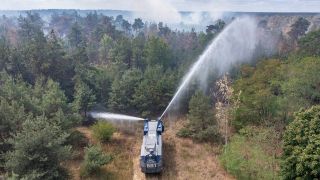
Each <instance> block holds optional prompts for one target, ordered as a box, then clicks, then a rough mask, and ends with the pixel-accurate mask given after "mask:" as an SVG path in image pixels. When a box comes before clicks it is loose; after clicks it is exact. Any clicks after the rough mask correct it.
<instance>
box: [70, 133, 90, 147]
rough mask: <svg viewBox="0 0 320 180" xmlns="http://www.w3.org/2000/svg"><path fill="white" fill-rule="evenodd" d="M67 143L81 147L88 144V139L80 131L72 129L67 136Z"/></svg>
mask: <svg viewBox="0 0 320 180" xmlns="http://www.w3.org/2000/svg"><path fill="white" fill-rule="evenodd" d="M67 144H70V145H72V148H83V147H85V146H87V145H88V139H87V138H86V136H85V135H84V134H83V133H81V132H80V131H78V130H74V131H72V132H71V133H70V136H69V137H68V138H67Z"/></svg>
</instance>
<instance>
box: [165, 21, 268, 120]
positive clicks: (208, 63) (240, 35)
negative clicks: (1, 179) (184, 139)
mask: <svg viewBox="0 0 320 180" xmlns="http://www.w3.org/2000/svg"><path fill="white" fill-rule="evenodd" d="M258 31H259V29H258V26H257V22H256V20H255V19H253V18H249V17H241V18H238V19H235V20H234V21H233V22H232V23H230V24H229V25H228V26H227V27H226V28H225V29H224V30H223V31H222V32H221V33H220V34H219V35H218V36H217V37H216V38H215V39H214V40H213V41H212V42H211V44H209V46H208V47H207V48H206V50H205V51H204V52H203V53H202V54H201V55H200V56H199V58H198V60H197V61H196V62H195V63H194V64H193V66H192V67H191V69H190V70H189V71H188V73H187V74H186V75H185V76H184V78H183V81H182V83H181V84H180V86H179V88H178V90H177V92H176V93H175V95H174V97H173V98H172V100H171V102H170V103H169V105H168V106H167V108H166V110H165V111H164V112H163V114H162V116H163V115H164V114H165V113H166V112H167V111H168V110H169V109H170V108H171V106H172V105H173V104H176V103H178V102H179V99H180V97H181V96H182V95H183V94H184V92H185V91H186V90H187V89H188V88H189V86H190V84H191V82H192V81H194V80H196V81H197V82H198V84H200V88H201V89H205V88H206V87H207V84H208V77H209V75H211V74H213V73H215V74H220V75H221V74H223V73H226V72H228V71H229V70H230V68H231V67H232V66H233V65H235V64H239V63H244V62H248V61H250V60H252V59H253V56H254V55H255V54H256V50H257V48H260V49H266V48H269V44H267V43H265V44H264V43H261V42H262V41H264V40H265V39H269V38H271V37H266V36H259V34H260V33H259V32H258ZM261 38H265V39H261ZM261 46H262V47H261ZM162 116H161V117H162Z"/></svg>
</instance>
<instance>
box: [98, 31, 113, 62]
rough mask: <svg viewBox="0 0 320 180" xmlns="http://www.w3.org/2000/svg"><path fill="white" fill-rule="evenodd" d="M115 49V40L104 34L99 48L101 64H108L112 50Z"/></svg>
mask: <svg viewBox="0 0 320 180" xmlns="http://www.w3.org/2000/svg"><path fill="white" fill-rule="evenodd" d="M112 47H113V40H112V38H111V37H110V36H108V35H106V34H104V35H103V37H102V39H101V41H100V48H99V57H100V62H101V63H103V62H105V63H108V61H109V58H110V54H109V52H110V49H112Z"/></svg>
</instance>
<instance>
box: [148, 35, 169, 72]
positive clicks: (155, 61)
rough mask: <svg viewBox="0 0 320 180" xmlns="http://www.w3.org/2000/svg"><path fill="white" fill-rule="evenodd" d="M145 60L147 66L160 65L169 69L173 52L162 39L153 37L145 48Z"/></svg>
mask: <svg viewBox="0 0 320 180" xmlns="http://www.w3.org/2000/svg"><path fill="white" fill-rule="evenodd" d="M144 51H145V59H146V62H147V65H149V66H154V65H160V66H163V67H165V68H166V67H168V65H169V63H170V60H171V57H172V56H171V51H170V49H169V47H168V44H167V43H165V42H164V41H163V40H162V39H161V38H157V37H151V38H150V39H149V40H148V41H147V44H146V46H145V50H144Z"/></svg>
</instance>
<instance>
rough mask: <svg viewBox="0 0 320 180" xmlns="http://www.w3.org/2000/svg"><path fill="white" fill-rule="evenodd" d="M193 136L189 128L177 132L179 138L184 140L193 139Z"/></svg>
mask: <svg viewBox="0 0 320 180" xmlns="http://www.w3.org/2000/svg"><path fill="white" fill-rule="evenodd" d="M191 135H192V132H191V131H190V130H189V129H187V128H181V129H180V130H179V131H178V132H177V136H178V137H183V138H186V137H191Z"/></svg>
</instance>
